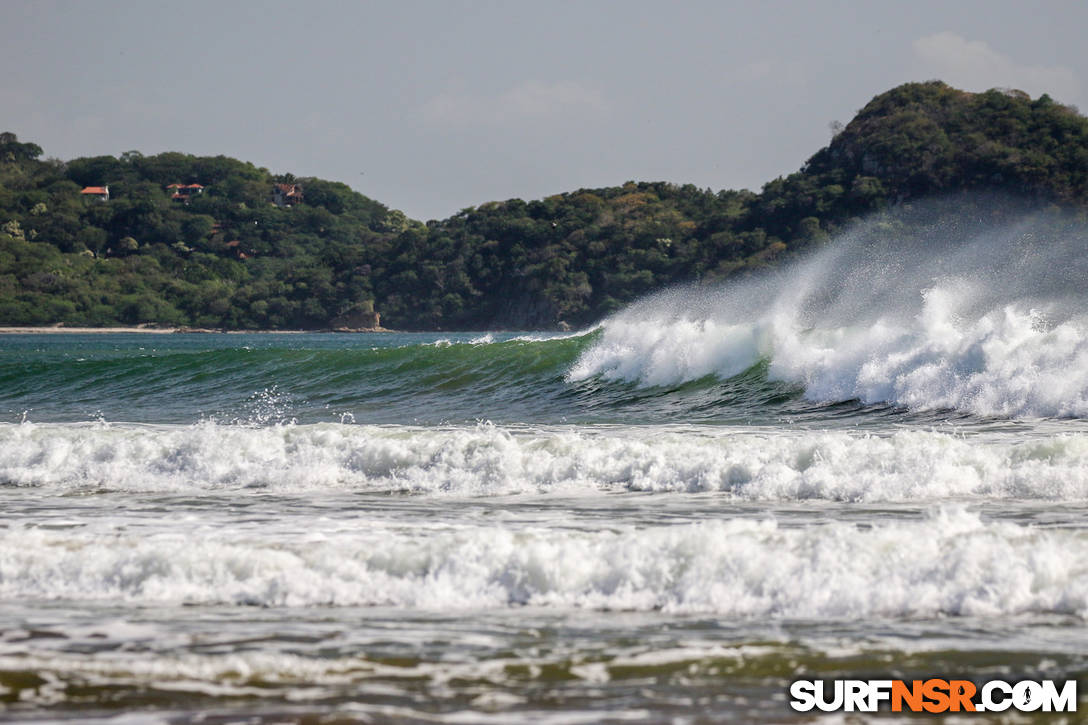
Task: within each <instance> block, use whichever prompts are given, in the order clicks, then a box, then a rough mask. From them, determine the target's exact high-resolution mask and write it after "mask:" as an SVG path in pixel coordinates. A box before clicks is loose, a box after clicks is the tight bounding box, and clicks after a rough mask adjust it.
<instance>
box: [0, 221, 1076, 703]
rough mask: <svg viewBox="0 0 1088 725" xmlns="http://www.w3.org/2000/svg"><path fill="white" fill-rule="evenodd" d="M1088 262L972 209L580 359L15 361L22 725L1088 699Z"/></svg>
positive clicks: (655, 313) (861, 238)
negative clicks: (1042, 687) (963, 685)
mask: <svg viewBox="0 0 1088 725" xmlns="http://www.w3.org/2000/svg"><path fill="white" fill-rule="evenodd" d="M1086 241H1088V234H1086V230H1085V226H1084V224H1083V222H1082V221H1081V220H1078V219H1077V218H1075V217H1070V216H1068V215H1065V214H1062V213H1060V212H1056V211H1054V210H1041V211H1040V210H1030V209H1026V208H1024V207H1022V206H1018V205H1015V204H1011V203H1005V202H1002V203H1000V204H996V205H995V203H994V202H993V200H982V201H980V200H978V199H972V200H967V201H963V200H959V201H957V202H955V203H954V204H945V205H943V206H942V205H928V206H924V207H906V208H904V209H901V210H899V211H898V212H897V213H896V214H889V215H884V216H882V217H878V218H874V219H872V220H869V221H868V222H866V223H864V224H861V225H858V226H856V227H854V228H853V229H851V230H850V231H848V232H847V233H846V234H843V235H841V236H839V237H838V238H836V239H834V240H830V241H828V242H826V243H824V244H822V245H819V246H818V248H816V249H814V250H812V251H811V252H810V253H809V254H807V255H806V256H804V257H803V258H799V259H796V260H793V261H791V262H790V263H788V264H786V265H784V266H783V267H781V268H778V269H776V270H770V271H768V272H766V273H765V274H762V275H756V276H752V277H750V278H746V279H743V280H735V281H732V282H729V283H725V284H716V285H693V286H690V287H682V288H674V289H671V290H666V291H664V292H661V293H659V294H656V295H653V296H650V297H648V298H646V299H643V300H641V301H639V302H636V303H635V304H632V305H630V306H628V307H626V308H625V309H623V310H621V311H619V312H618V313H616V314H615V315H613V316H611V317H609V318H606V319H604V320H601V321H600V322H599V323H597V324H595V325H593V326H591V327H589V328H587V329H584V330H581V331H577V332H573V333H565V334H554V333H547V332H532V331H525V332H491V333H483V332H471V333H464V332H449V333H381V334H373V335H336V334H320V333H313V334H310V333H307V334H297V335H268V334H229V335H227V334H186V335H155V336H142V335H138V334H95V335H78V334H71V335H22V334H19V335H10V334H8V335H0V720H7V721H65V722H124V723H128V722H140V723H160V722H162V723H181V722H241V721H245V722H253V723H281V722H318V721H322V720H321V719H322V718H325V719H328V720H329V721H336V722H419V723H435V722H456V723H464V722H494V723H510V722H534V723H535V722H549V723H596V722H644V723H659V722H660V723H664V722H669V723H671V722H720V721H737V722H751V721H771V722H793V721H808V720H810V719H813V718H811V716H809V715H806V714H801V713H793V712H792V711H790V710H789V709H788V708H787V707H786V704H785V701H786V693H787V691H788V685H789V682H790V681H792V680H793V679H797V678H802V677H804V678H812V677H842V678H855V677H863V678H868V677H884V678H890V677H896V678H904V679H912V678H919V679H925V678H928V677H932V676H944V675H948V676H952V677H958V678H965V679H979V678H987V677H994V676H997V675H1000V676H1001V677H1002V678H1003V679H1007V680H1016V679H1022V678H1032V679H1043V678H1055V679H1073V678H1080V679H1081V681H1082V682H1083V680H1084V677H1085V675H1086V674H1088V654H1086V653H1088V628H1086V627H1085V623H1086V618H1088V527H1086V526H1085V521H1088V421H1086V418H1088V304H1086V303H1088V292H1086V287H1085V281H1086V280H1088V255H1084V254H1083V250H1084V249H1085V242H1086ZM1081 691H1082V693H1083V692H1085V691H1088V688H1084V687H1082V688H1081ZM1081 698H1082V699H1081V701H1080V706H1081V708H1084V707H1088V702H1086V701H1085V699H1084V695H1083V694H1082V695H1081ZM858 720H859V718H855V720H854V721H858Z"/></svg>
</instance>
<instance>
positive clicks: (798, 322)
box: [568, 203, 1088, 418]
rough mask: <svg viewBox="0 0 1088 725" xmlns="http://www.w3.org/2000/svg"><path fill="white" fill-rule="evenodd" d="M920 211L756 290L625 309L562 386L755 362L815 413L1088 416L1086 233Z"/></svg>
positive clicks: (973, 213) (687, 376) (667, 377)
mask: <svg viewBox="0 0 1088 725" xmlns="http://www.w3.org/2000/svg"><path fill="white" fill-rule="evenodd" d="M931 211H932V213H930V212H923V213H921V214H917V215H915V216H916V217H917V216H920V217H923V218H922V220H921V222H920V221H919V219H917V218H915V219H913V220H912V221H911V222H910V223H909V224H907V225H906V226H904V225H902V224H898V223H897V222H895V220H894V218H893V219H892V223H889V220H888V219H882V218H878V219H876V220H874V221H872V222H870V223H868V224H863V225H860V226H859V227H857V228H855V229H854V230H853V231H852V232H850V233H849V234H846V235H843V236H842V237H841V238H839V239H837V240H835V241H834V242H833V243H831V244H829V245H827V246H826V247H824V248H822V249H821V250H819V251H817V252H815V253H814V254H812V255H811V256H809V257H808V258H807V259H804V260H801V261H799V262H797V263H795V264H793V265H791V266H789V267H787V268H784V269H781V270H778V271H777V272H775V273H773V274H768V275H767V276H765V277H764V278H761V279H758V280H747V281H742V282H738V283H734V284H731V285H729V286H727V287H722V288H719V289H711V288H705V287H704V288H687V289H674V290H671V291H667V292H664V293H660V294H657V295H654V296H652V297H649V298H647V299H646V300H643V301H641V302H639V303H636V304H634V305H632V306H631V307H629V308H628V309H626V310H624V311H622V312H620V313H618V314H617V315H615V316H613V317H612V318H610V319H608V320H605V321H604V322H603V323H602V328H603V330H602V331H601V333H600V334H599V336H598V338H597V340H596V341H595V342H594V344H593V345H591V346H590V347H589V348H588V349H586V350H585V351H583V352H582V354H581V355H580V357H579V359H578V360H577V361H576V362H575V364H574V365H573V366H572V367H571V368H570V370H569V372H568V380H570V381H582V380H586V379H589V378H594V377H600V378H604V379H609V380H623V381H627V382H630V383H637V384H639V385H643V386H663V385H677V384H681V383H685V382H689V381H693V380H697V379H700V378H703V377H706V376H715V377H717V378H719V379H728V378H731V377H733V376H736V375H738V374H740V373H741V372H743V371H745V370H747V369H748V368H750V367H751V366H753V365H755V364H757V363H759V362H761V361H764V362H766V363H767V374H768V376H769V379H770V380H772V381H782V382H786V383H791V384H794V385H798V386H801V387H803V389H804V396H805V397H806V398H808V399H809V400H811V401H815V402H842V401H851V400H858V401H861V402H862V403H867V404H875V403H888V404H892V405H896V406H902V407H905V408H909V409H912V410H946V409H947V410H958V411H962V412H966V413H972V414H975V415H979V416H984V417H990V416H998V417H1020V418H1046V417H1057V418H1083V417H1088V313H1086V312H1085V310H1086V309H1088V296H1086V291H1085V288H1084V279H1085V278H1088V261H1086V258H1085V255H1084V253H1083V250H1084V247H1085V244H1088V229H1086V228H1085V225H1084V224H1083V223H1082V222H1072V221H1070V220H1069V219H1068V218H1066V217H1063V216H1061V215H1060V214H1051V215H1047V214H1034V215H1030V214H1029V215H1023V216H1020V217H1018V218H1016V219H1014V220H1011V221H1006V222H1005V223H1004V224H1002V225H994V224H990V225H987V224H983V223H981V220H980V219H979V218H978V216H977V215H979V214H980V213H981V212H979V211H978V208H977V205H972V204H970V203H967V204H965V205H964V208H963V209H954V213H952V214H951V215H949V214H948V210H947V209H946V210H943V212H942V213H944V214H945V216H943V217H941V216H940V215H939V214H938V213H937V212H938V211H941V210H939V209H938V210H931ZM900 214H901V215H902V216H907V217H909V216H910V213H909V212H901V213H900ZM927 214H928V215H929V216H928V217H927ZM935 219H936V220H938V222H935V221H934V220H935Z"/></svg>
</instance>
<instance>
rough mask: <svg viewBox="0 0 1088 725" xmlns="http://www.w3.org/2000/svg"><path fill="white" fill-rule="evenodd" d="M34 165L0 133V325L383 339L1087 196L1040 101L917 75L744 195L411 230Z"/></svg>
mask: <svg viewBox="0 0 1088 725" xmlns="http://www.w3.org/2000/svg"><path fill="white" fill-rule="evenodd" d="M42 157H43V152H42V149H41V148H40V147H38V146H37V145H35V144H33V143H26V142H20V140H19V139H17V138H16V137H15V136H14V135H13V134H10V133H7V134H2V135H0V325H20V324H52V323H58V322H59V323H64V324H66V325H92V326H108V325H118V324H137V323H160V324H167V325H190V326H195V327H216V328H229V329H260V328H309V329H322V328H328V327H330V326H336V325H337V324H343V320H344V319H351V313H363V315H364V317H365V314H366V313H368V312H369V311H370V310H371V309H376V310H377V311H378V312H380V313H381V314H382V324H383V325H385V326H386V327H391V328H397V329H455V328H464V329H474V328H486V327H518V328H528V327H534V328H535V327H555V326H557V325H560V324H561V323H567V324H570V325H579V324H584V323H587V322H590V321H592V320H595V319H597V318H599V317H601V316H603V315H605V314H607V313H608V312H611V311H613V310H615V309H617V308H618V307H620V306H621V305H623V304H624V303H626V302H628V301H630V300H632V299H634V298H635V297H638V296H640V295H642V294H645V293H646V292H649V291H651V290H654V289H658V288H661V287H663V286H665V285H668V284H672V283H677V282H688V281H700V280H702V281H710V280H717V279H722V278H727V277H729V276H732V275H737V274H745V273H747V272H749V271H751V270H753V269H758V268H760V267H764V266H767V265H771V264H775V263H776V262H777V261H778V260H781V259H783V258H785V257H788V256H789V255H791V254H793V253H796V252H798V251H800V250H802V249H804V248H806V247H808V246H810V245H812V244H817V243H820V242H821V241H822V240H824V239H826V238H827V237H828V236H829V235H831V234H834V233H835V232H836V231H837V230H840V229H842V228H843V226H844V225H845V224H847V223H849V222H850V221H851V220H852V219H855V218H857V217H859V216H862V215H865V214H868V213H871V212H873V211H876V210H880V209H882V208H888V207H890V206H894V205H898V204H903V203H909V202H910V201H911V200H914V199H919V198H922V197H928V196H933V195H937V194H942V193H947V192H954V191H961V190H979V189H993V190H1000V191H1003V192H1010V193H1012V194H1015V195H1018V196H1021V197H1026V198H1028V199H1033V200H1039V201H1049V202H1055V203H1060V204H1063V205H1069V206H1077V207H1081V208H1083V207H1084V206H1085V205H1086V202H1088V119H1085V118H1084V117H1083V116H1081V115H1079V113H1077V111H1076V110H1075V109H1072V108H1070V107H1067V106H1063V105H1060V104H1058V103H1055V102H1054V101H1052V100H1051V99H1050V98H1049V97H1047V96H1045V95H1044V96H1042V97H1040V98H1038V99H1034V100H1033V99H1031V98H1029V97H1028V96H1027V95H1025V94H1023V93H1020V92H1018V91H1001V90H992V91H988V92H986V93H979V94H972V93H966V92H963V91H959V90H956V89H953V88H950V87H949V86H947V85H945V84H943V83H940V82H936V81H934V82H929V83H913V84H907V85H904V86H900V87H898V88H895V89H893V90H891V91H888V92H887V93H884V94H882V95H880V96H878V97H876V98H875V99H873V100H872V101H871V102H870V103H869V104H868V105H866V106H865V108H863V109H862V110H861V111H860V112H859V113H858V115H857V116H856V117H855V118H854V119H853V120H852V121H851V122H850V123H849V124H848V125H846V126H845V127H844V128H842V129H840V130H839V132H838V133H837V135H836V136H835V137H834V139H833V140H832V141H831V143H830V144H829V145H828V146H827V147H826V148H823V149H820V150H819V151H818V152H817V153H816V154H815V155H814V156H813V157H812V158H811V159H809V161H808V162H807V163H806V164H805V165H804V166H803V167H802V168H801V170H800V171H798V172H797V173H795V174H791V175H790V176H788V177H785V178H779V179H775V180H774V181H771V182H770V183H768V184H766V185H765V186H764V188H763V190H762V191H761V192H760V193H753V192H750V191H719V192H714V191H711V190H709V189H706V190H704V189H698V188H695V187H694V186H691V185H684V186H679V185H675V184H667V183H633V182H629V183H626V184H623V185H622V186H616V187H609V188H604V189H580V190H577V191H572V192H569V193H564V194H559V195H556V196H552V197H548V198H546V199H541V200H536V201H529V202H526V201H522V200H520V199H513V200H509V201H494V202H488V203H484V204H481V205H480V206H478V207H474V208H469V209H465V210H463V211H461V212H460V213H458V214H456V215H454V216H453V217H451V218H449V219H445V220H442V221H431V222H427V223H425V224H424V223H422V222H418V221H412V220H409V219H407V218H405V216H404V215H403V214H402V213H400V212H398V211H395V210H390V209H388V208H387V207H385V206H384V205H382V204H381V203H379V202H377V201H374V200H372V199H369V198H367V197H365V196H363V195H361V194H359V193H357V192H354V191H352V190H351V189H350V188H349V187H347V186H346V185H344V184H340V183H336V182H329V181H323V180H320V179H314V178H304V179H296V178H294V177H293V176H291V175H290V174H279V175H274V174H271V173H270V172H269V171H268V170H266V169H263V168H258V167H256V166H254V165H253V164H250V163H246V162H242V161H237V160H234V159H231V158H227V157H223V156H218V157H196V156H191V155H187V154H182V153H164V154H158V155H154V156H143V155H141V154H140V153H138V152H135V151H130V152H126V153H124V154H121V156H120V157H118V158H115V157H112V156H99V157H94V158H80V159H74V160H72V161H68V162H62V161H58V160H54V159H44V160H43V158H42ZM105 187H108V200H107V199H106V198H105V196H106V194H105V193H104V192H105V191H106V189H105ZM345 315H348V318H345V317H344V316H345ZM354 319H359V316H358V315H355V316H354Z"/></svg>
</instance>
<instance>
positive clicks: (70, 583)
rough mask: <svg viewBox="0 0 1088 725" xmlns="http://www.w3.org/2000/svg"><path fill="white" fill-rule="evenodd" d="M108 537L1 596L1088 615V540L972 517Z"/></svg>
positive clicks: (0, 573) (35, 536) (5, 564)
mask: <svg viewBox="0 0 1088 725" xmlns="http://www.w3.org/2000/svg"><path fill="white" fill-rule="evenodd" d="M189 528H192V530H188V529H189ZM104 534H105V532H102V531H95V530H91V531H84V530H42V529H40V528H32V527H30V526H25V525H24V526H14V527H9V528H7V529H5V530H3V531H2V532H0V597H3V598H4V599H5V600H12V599H22V598H29V599H64V600H84V599H86V600H92V599H93V600H109V601H118V602H124V603H130V604H155V603H170V604H177V603H190V604H256V605H268V606H314V605H331V606H342V605H352V606H394V607H407V608H414V609H419V610H428V611H431V610H442V611H445V610H450V609H478V608H506V607H510V606H523V605H529V606H536V607H545V608H558V609H571V608H576V609H610V610H616V609H619V610H633V611H650V610H661V611H665V612H713V613H717V614H722V615H728V616H741V617H749V616H751V617H768V616H769V617H786V618H809V617H845V618H849V617H872V616H936V615H941V614H949V615H972V616H982V617H985V616H999V615H1008V614H1019V613H1060V614H1066V615H1073V616H1080V617H1083V616H1085V615H1086V614H1088V533H1086V532H1084V531H1079V530H1069V529H1039V528H1035V527H1024V526H1018V525H1014V524H1010V523H988V522H985V521H983V520H982V519H980V517H979V516H978V515H976V514H973V513H969V512H966V511H964V510H962V509H945V510H941V511H939V512H936V513H934V514H933V515H932V516H931V518H930V519H928V520H922V521H901V522H883V523H874V524H872V525H870V526H866V527H858V526H855V525H853V524H846V523H829V524H825V525H814V526H805V527H800V528H793V527H780V526H778V525H776V523H775V522H774V521H772V520H762V521H757V520H752V519H727V520H711V521H706V522H701V523H695V524H683V525H674V526H667V525H665V526H653V527H649V528H642V527H634V526H630V525H624V526H620V527H616V528H610V529H608V530H600V531H584V530H565V529H558V528H552V527H546V528H544V527H522V528H517V527H510V526H505V525H502V524H492V525H468V524H459V525H456V526H451V525H438V524H435V525H425V524H418V523H417V524H413V525H407V524H401V525H394V524H391V523H388V522H384V521H382V520H380V519H370V520H367V521H366V525H365V526H363V525H360V526H343V527H339V528H334V529H332V530H329V531H328V532H325V534H324V535H323V536H322V537H320V538H313V537H304V538H305V540H304V541H303V540H300V538H299V537H291V536H285V535H283V534H282V532H278V531H276V530H275V529H272V530H258V529H254V528H246V529H242V530H239V531H234V530H232V529H231V528H229V527H217V526H205V525H198V524H193V525H192V526H191V527H189V526H187V525H186V523H185V522H184V521H178V522H174V523H172V524H171V525H169V526H166V527H164V530H162V531H159V532H148V531H132V530H130V529H128V528H125V527H118V528H115V529H114V530H113V531H112V534H111V535H104Z"/></svg>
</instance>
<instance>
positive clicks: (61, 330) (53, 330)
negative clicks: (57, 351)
mask: <svg viewBox="0 0 1088 725" xmlns="http://www.w3.org/2000/svg"><path fill="white" fill-rule="evenodd" d="M129 332H135V333H141V334H147V335H167V334H171V333H175V332H177V333H194V332H207V333H211V332H218V333H222V334H224V335H241V334H245V335H301V334H303V333H306V332H393V330H387V329H385V328H384V327H381V328H377V329H373V330H354V329H352V330H349V329H345V328H340V329H335V330H218V329H214V328H204V327H151V326H146V327H145V326H136V327H62V326H59V325H56V326H48V327H0V335H5V334H6V335H95V334H103V335H105V334H109V335H115V334H118V333H129Z"/></svg>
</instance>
